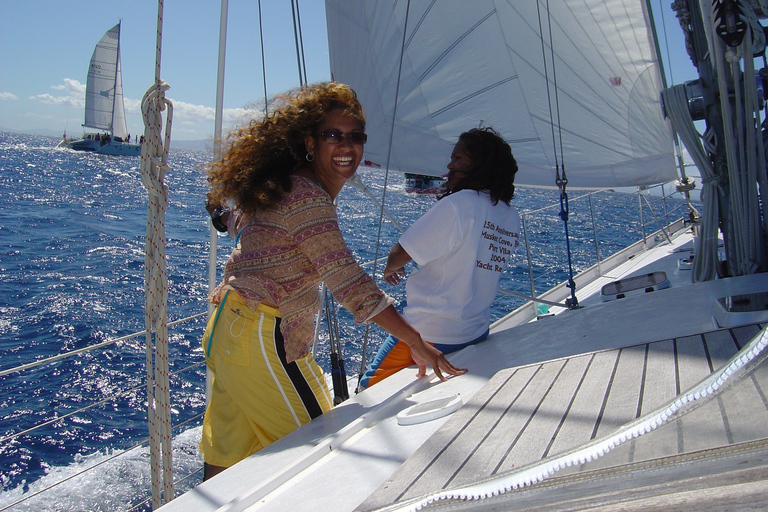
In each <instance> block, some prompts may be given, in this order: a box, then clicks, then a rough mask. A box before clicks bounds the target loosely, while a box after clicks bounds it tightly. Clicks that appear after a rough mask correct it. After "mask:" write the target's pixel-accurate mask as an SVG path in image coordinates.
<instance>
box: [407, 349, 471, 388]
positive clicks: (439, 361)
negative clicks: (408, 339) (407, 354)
mask: <svg viewBox="0 0 768 512" xmlns="http://www.w3.org/2000/svg"><path fill="white" fill-rule="evenodd" d="M409 347H410V349H411V357H413V360H414V361H415V362H416V364H417V365H418V366H419V371H418V373H417V374H416V377H417V378H418V377H423V376H425V375H426V374H427V365H429V366H431V367H432V368H433V369H434V370H435V375H437V376H438V378H439V379H440V380H442V381H446V380H448V379H447V378H446V377H445V376H444V375H443V372H445V373H447V374H449V375H464V374H465V373H467V369H466V368H457V367H455V366H454V365H453V364H452V363H451V362H450V361H449V360H448V358H446V357H445V354H443V353H442V352H440V351H439V350H438V349H436V348H435V347H433V346H432V345H430V344H429V343H427V342H425V341H424V340H419V342H417V343H415V344H413V345H409Z"/></svg>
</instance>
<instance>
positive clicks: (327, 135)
mask: <svg viewBox="0 0 768 512" xmlns="http://www.w3.org/2000/svg"><path fill="white" fill-rule="evenodd" d="M317 136H318V137H320V139H321V140H322V141H323V142H328V143H330V144H338V143H340V142H341V141H342V140H344V137H346V138H347V141H349V143H350V144H352V145H357V146H362V145H363V144H365V143H366V142H368V135H366V134H365V133H363V132H350V133H342V132H341V131H340V130H336V129H331V130H323V131H322V132H320V133H318V134H317Z"/></svg>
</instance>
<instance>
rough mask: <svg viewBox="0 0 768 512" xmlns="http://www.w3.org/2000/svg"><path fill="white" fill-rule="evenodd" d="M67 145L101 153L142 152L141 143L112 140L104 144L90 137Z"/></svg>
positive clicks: (127, 154)
mask: <svg viewBox="0 0 768 512" xmlns="http://www.w3.org/2000/svg"><path fill="white" fill-rule="evenodd" d="M67 147H69V148H70V149H73V150H75V151H86V152H89V153H98V154H100V155H121V156H139V155H140V154H141V144H130V143H127V142H119V141H110V142H106V143H104V144H102V143H101V141H100V140H97V139H89V138H83V139H77V140H74V141H71V142H69V143H68V144H67Z"/></svg>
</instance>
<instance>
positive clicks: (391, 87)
mask: <svg viewBox="0 0 768 512" xmlns="http://www.w3.org/2000/svg"><path fill="white" fill-rule="evenodd" d="M547 5H549V13H547V12H546V6H547ZM326 14H327V20H328V21H327V23H328V39H329V51H330V62H331V74H332V75H331V76H332V78H333V79H334V80H337V81H340V82H344V83H347V84H349V85H350V86H352V87H353V88H354V89H355V90H356V91H357V94H358V96H359V97H360V99H361V102H362V104H363V107H364V108H365V111H366V115H367V118H368V125H367V128H366V130H367V132H368V134H369V142H368V144H367V145H366V148H365V151H366V153H365V158H366V159H368V160H371V161H374V162H376V163H378V164H380V165H382V166H384V165H386V164H387V163H388V164H389V167H390V169H398V170H401V171H404V172H414V173H419V174H431V175H439V174H442V173H443V172H445V165H446V164H447V163H448V159H449V157H450V153H451V147H452V145H453V144H454V143H455V141H456V140H457V137H458V135H459V134H460V133H461V132H463V131H466V130H468V129H470V128H473V127H478V126H480V125H482V126H492V127H493V128H495V129H496V130H497V131H499V132H500V133H501V135H502V136H503V137H504V138H505V139H506V140H507V141H508V142H509V143H510V145H511V146H512V151H513V153H514V155H515V158H516V159H517V162H518V165H519V168H520V171H519V173H518V175H517V178H516V183H519V184H527V185H534V186H554V178H555V169H556V165H557V164H560V165H561V166H563V167H564V168H565V170H566V173H567V174H566V175H567V178H568V183H569V187H585V188H595V187H620V186H630V185H649V184H654V183H661V182H666V181H669V180H670V179H674V178H675V176H676V174H675V169H674V159H673V149H672V134H671V128H670V126H669V123H668V122H667V121H665V120H663V118H662V114H661V109H660V100H659V94H660V92H661V90H662V83H663V82H662V78H661V69H660V65H659V61H658V55H657V49H656V46H655V42H654V41H655V39H654V34H653V31H652V27H651V25H652V23H651V19H650V14H649V8H648V6H647V5H646V3H645V1H644V0H607V1H606V0H578V1H576V0H550V1H549V2H546V3H544V2H538V3H537V2H535V1H531V0H526V1H518V0H515V1H511V0H510V1H503V0H496V1H494V0H473V1H471V2H468V1H465V0H439V1H431V0H411V1H410V2H405V1H383V0H354V1H352V0H326ZM406 14H407V29H406V34H405V37H403V27H404V26H405V22H406ZM540 27H542V29H540ZM542 32H543V33H544V38H543V43H542V38H541V37H540V33H542ZM550 32H551V45H550ZM403 43H404V46H405V48H404V51H403V57H402V66H400V61H401V50H402V48H403ZM542 46H543V47H542ZM553 53H554V63H553V60H552V54H553ZM545 63H546V64H545ZM398 89H399V91H398ZM396 94H397V98H398V101H397V115H396V119H395V121H394V123H395V126H394V129H392V116H393V111H394V109H395V95H396ZM558 119H559V126H558ZM553 126H554V130H553ZM553 132H554V136H553ZM390 133H392V144H391V153H390V143H389V142H390V141H389V139H390ZM553 139H554V141H553ZM561 139H562V152H561Z"/></svg>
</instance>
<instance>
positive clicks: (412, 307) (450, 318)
mask: <svg viewBox="0 0 768 512" xmlns="http://www.w3.org/2000/svg"><path fill="white" fill-rule="evenodd" d="M519 234H520V216H519V215H518V213H517V210H516V209H515V208H514V207H512V206H507V205H506V204H504V203H503V202H501V201H499V203H497V204H496V205H495V206H494V205H493V203H492V202H491V197H490V195H489V194H488V193H486V192H477V191H475V190H461V191H459V192H457V193H455V194H451V195H449V196H446V197H444V198H443V199H441V200H440V201H438V202H437V203H435V205H434V206H433V207H432V208H430V210H429V211H428V212H427V213H426V214H425V215H424V216H422V217H421V218H419V219H418V220H417V221H416V222H414V223H413V225H412V226H411V227H410V228H408V230H407V231H406V232H405V233H404V234H403V235H402V237H401V238H400V245H401V246H402V247H403V249H405V250H406V252H407V253H408V254H409V255H410V256H411V258H413V260H414V261H415V262H416V263H417V264H418V266H419V268H418V269H416V270H414V271H413V272H412V273H411V274H410V275H409V276H408V279H407V280H406V284H405V291H406V299H407V302H408V304H407V306H406V308H405V310H404V312H403V314H404V316H405V318H406V319H407V320H408V322H410V323H411V325H413V326H414V327H415V328H416V330H417V331H419V333H420V334H421V336H422V337H423V338H424V339H425V340H426V341H430V342H432V343H444V344H451V345H456V344H461V343H466V342H468V341H472V340H473V339H475V338H477V337H478V336H480V335H481V334H483V333H484V332H485V331H486V329H488V326H489V324H490V318H491V311H490V308H491V303H492V302H493V301H494V299H495V298H496V293H497V290H498V286H499V279H500V277H501V273H502V272H503V271H504V270H505V269H506V268H507V265H508V264H509V262H510V259H511V257H512V253H513V252H514V250H515V249H516V248H517V246H518V245H519Z"/></svg>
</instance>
